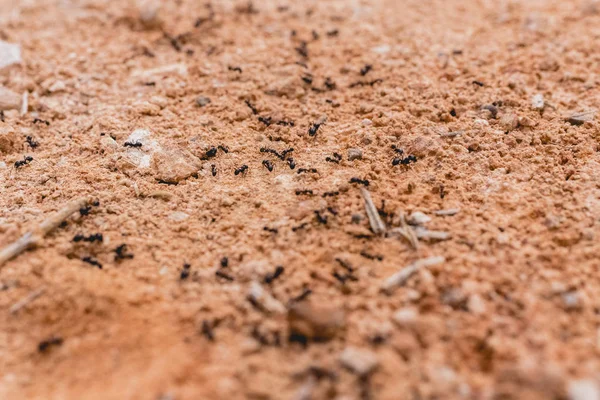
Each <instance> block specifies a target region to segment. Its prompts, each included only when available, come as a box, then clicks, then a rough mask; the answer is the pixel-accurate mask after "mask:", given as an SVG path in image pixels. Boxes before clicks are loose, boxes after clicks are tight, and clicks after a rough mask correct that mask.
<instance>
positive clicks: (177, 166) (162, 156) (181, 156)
mask: <svg viewBox="0 0 600 400" xmlns="http://www.w3.org/2000/svg"><path fill="white" fill-rule="evenodd" d="M152 168H153V169H154V177H155V178H156V179H157V180H159V181H164V182H167V183H178V182H180V181H182V180H184V179H187V178H189V177H190V176H192V175H194V174H195V173H197V172H198V170H199V168H200V165H199V164H198V161H197V159H196V157H194V156H193V155H192V154H191V153H189V152H188V151H186V150H183V149H179V148H176V147H166V148H165V147H163V148H162V149H161V150H159V151H157V152H156V153H154V155H153V156H152Z"/></svg>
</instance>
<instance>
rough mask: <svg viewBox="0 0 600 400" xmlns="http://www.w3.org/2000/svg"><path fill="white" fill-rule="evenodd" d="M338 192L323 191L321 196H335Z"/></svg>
mask: <svg viewBox="0 0 600 400" xmlns="http://www.w3.org/2000/svg"><path fill="white" fill-rule="evenodd" d="M339 194H340V192H338V191H335V192H325V193H323V196H322V197H333V196H337V195H339Z"/></svg>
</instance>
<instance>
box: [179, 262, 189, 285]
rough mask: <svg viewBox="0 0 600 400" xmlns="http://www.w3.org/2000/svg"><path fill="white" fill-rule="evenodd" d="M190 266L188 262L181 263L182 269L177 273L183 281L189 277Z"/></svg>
mask: <svg viewBox="0 0 600 400" xmlns="http://www.w3.org/2000/svg"><path fill="white" fill-rule="evenodd" d="M190 268H192V266H191V265H190V264H187V263H186V264H183V269H182V270H181V273H180V274H179V279H180V280H182V281H184V280H186V279H187V278H189V276H190Z"/></svg>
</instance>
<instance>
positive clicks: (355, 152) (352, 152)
mask: <svg viewBox="0 0 600 400" xmlns="http://www.w3.org/2000/svg"><path fill="white" fill-rule="evenodd" d="M362 156H363V153H362V150H361V149H357V148H354V147H353V148H351V149H348V161H354V160H361V159H362Z"/></svg>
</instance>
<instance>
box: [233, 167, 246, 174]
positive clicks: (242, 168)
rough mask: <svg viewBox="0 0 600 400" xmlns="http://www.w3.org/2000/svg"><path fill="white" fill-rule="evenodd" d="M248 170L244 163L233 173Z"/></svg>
mask: <svg viewBox="0 0 600 400" xmlns="http://www.w3.org/2000/svg"><path fill="white" fill-rule="evenodd" d="M246 171H248V166H247V165H246V164H244V165H242V166H241V167H239V168H237V169H236V170H235V171H234V173H235V174H236V175H239V174H242V173H244V172H246Z"/></svg>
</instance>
